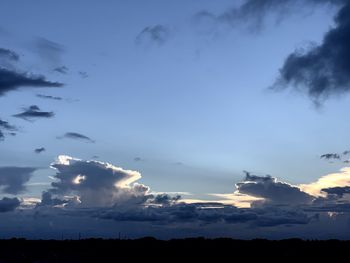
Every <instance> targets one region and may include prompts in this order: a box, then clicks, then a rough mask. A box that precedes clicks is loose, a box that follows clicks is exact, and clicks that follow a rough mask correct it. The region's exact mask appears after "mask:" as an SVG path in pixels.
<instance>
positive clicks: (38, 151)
mask: <svg viewBox="0 0 350 263" xmlns="http://www.w3.org/2000/svg"><path fill="white" fill-rule="evenodd" d="M45 151H46V149H45V148H44V147H40V148H36V149H35V150H34V152H35V153H37V154H39V153H42V152H45Z"/></svg>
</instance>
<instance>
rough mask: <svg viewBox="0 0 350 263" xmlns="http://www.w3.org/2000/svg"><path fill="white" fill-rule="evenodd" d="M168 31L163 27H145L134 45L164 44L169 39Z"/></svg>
mask: <svg viewBox="0 0 350 263" xmlns="http://www.w3.org/2000/svg"><path fill="white" fill-rule="evenodd" d="M169 33H170V32H169V29H168V28H167V27H165V26H163V25H155V26H148V27H145V28H144V29H143V30H142V31H141V32H140V33H139V34H138V35H137V37H136V39H135V42H136V44H142V43H150V42H151V43H152V42H153V43H156V44H158V45H162V44H164V43H165V42H166V41H167V40H168V38H169Z"/></svg>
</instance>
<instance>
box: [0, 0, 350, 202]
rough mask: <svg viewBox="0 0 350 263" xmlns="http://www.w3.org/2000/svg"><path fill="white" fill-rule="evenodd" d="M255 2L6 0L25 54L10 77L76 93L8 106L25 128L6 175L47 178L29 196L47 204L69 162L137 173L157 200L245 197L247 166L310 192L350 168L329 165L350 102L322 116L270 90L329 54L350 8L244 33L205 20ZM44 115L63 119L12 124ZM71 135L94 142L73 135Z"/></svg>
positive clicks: (338, 102) (11, 142)
mask: <svg viewBox="0 0 350 263" xmlns="http://www.w3.org/2000/svg"><path fill="white" fill-rule="evenodd" d="M246 2H254V1H225V0H222V1H215V2H214V1H209V0H208V1H206V0H200V1H199V0H191V1H160V0H159V1H155V0H150V1H147V2H145V1H127V2H126V1H102V2H98V1H74V3H73V2H71V1H50V2H48V1H39V0H37V1H34V2H23V1H3V2H2V3H1V11H0V14H1V16H0V29H1V31H0V36H1V40H0V48H3V49H8V50H12V51H14V52H16V53H17V54H18V55H19V57H20V60H19V61H17V62H14V63H13V64H11V65H10V68H11V70H15V71H17V72H29V73H32V74H39V75H43V76H45V78H46V79H47V80H49V81H57V82H60V83H63V84H64V86H63V87H59V88H22V89H20V90H14V91H10V92H7V93H6V94H5V95H4V96H1V97H0V101H1V103H0V109H1V111H0V112H1V114H0V119H1V120H4V121H7V122H9V123H10V124H11V125H15V126H16V127H17V128H18V130H17V131H16V133H17V135H16V136H10V135H9V136H5V139H4V140H3V141H1V142H0V147H1V153H0V166H2V167H8V166H11V167H35V168H37V170H36V171H35V172H34V174H33V176H31V179H30V180H29V181H28V182H27V183H28V184H29V186H28V191H27V192H25V193H21V194H19V195H18V196H19V197H21V196H22V197H23V196H25V197H35V198H41V193H42V191H45V189H46V188H48V187H49V184H50V183H51V182H52V179H50V178H49V176H54V175H55V171H54V170H52V169H50V168H49V165H50V164H51V163H52V162H54V160H55V159H56V158H57V156H59V155H69V156H73V157H75V158H79V159H83V160H92V159H94V158H95V160H99V161H101V162H108V163H111V164H114V165H116V166H118V167H123V168H125V169H130V170H136V171H139V172H140V173H141V174H142V178H141V179H140V181H139V182H140V183H142V184H145V185H147V186H150V187H151V189H152V191H154V192H187V193H191V195H189V196H186V195H185V196H186V198H192V199H195V200H197V199H205V200H208V199H210V198H211V197H210V196H208V194H212V193H216V194H227V193H232V192H233V191H234V190H235V183H238V182H240V181H242V178H244V173H243V170H246V171H249V172H252V173H254V174H258V175H260V176H262V175H265V174H269V175H271V176H273V177H278V178H279V179H281V180H283V181H285V182H288V183H290V184H293V185H299V184H307V183H311V182H314V181H316V180H317V179H318V178H320V177H321V176H323V175H327V174H330V173H333V172H337V171H338V170H339V169H341V168H342V167H344V166H346V165H345V164H344V163H343V162H341V161H339V160H324V159H320V156H321V155H322V154H325V153H330V152H331V153H342V152H343V151H345V150H348V145H347V140H348V130H349V128H350V124H349V122H347V121H346V120H347V107H348V105H349V96H347V95H346V92H345V93H342V94H336V96H330V98H328V97H327V98H326V99H325V100H322V102H321V104H322V105H321V106H318V107H317V106H315V105H314V103H313V101H312V98H311V99H310V97H309V96H308V95H307V94H305V93H304V92H300V91H298V90H295V89H293V88H290V89H287V90H281V91H276V90H271V89H269V87H271V86H272V85H273V84H274V83H275V81H276V79H277V78H278V77H279V74H280V73H279V70H280V69H281V68H282V67H283V65H284V63H285V61H286V58H287V56H288V55H290V54H291V53H293V52H294V50H296V49H297V50H299V49H300V50H301V49H304V52H305V51H306V52H307V50H312V49H313V47H315V46H318V45H321V44H322V42H323V37H324V35H325V34H326V33H327V32H328V31H329V30H330V28H332V27H334V25H335V22H334V16H335V15H336V14H337V12H338V10H339V5H337V4H334V5H333V2H336V1H325V2H329V4H327V5H317V4H316V5H315V6H314V5H312V4H310V5H309V4H305V5H304V4H300V3H299V5H296V6H293V4H290V3H289V2H290V1H283V2H286V3H287V4H286V5H287V7H288V8H290V10H288V11H286V12H285V13H284V12H279V11H278V9H277V11H274V10H272V11H271V12H270V11H269V12H266V14H263V17H262V20H258V18H257V17H254V16H252V17H250V16H248V18H247V19H246V20H242V21H239V20H238V21H234V24H228V23H224V22H222V21H221V20H220V19H214V18H213V17H210V16H203V17H201V18H200V19H199V18H198V15H197V16H196V14H198V13H199V12H201V11H203V10H206V11H207V12H208V13H211V14H216V15H217V18H218V17H219V14H221V13H224V12H226V11H227V10H230V9H232V8H239V7H240V6H242V5H244V4H245V3H246ZM310 2H313V1H310ZM340 2H341V1H340ZM345 3H346V1H345ZM237 10H239V9H237ZM157 27H158V29H159V28H160V34H161V39H157V38H155V35H152V34H154V32H155V31H153V33H152V32H151V30H154V29H156V28H157ZM158 33H159V32H158ZM0 59H1V57H0ZM7 66H8V65H7ZM2 67H4V65H2ZM62 67H65V68H64V69H65V70H64V71H65V72H64V73H62V72H58V71H57V70H55V69H58V68H61V69H62ZM37 94H42V95H47V96H55V97H60V98H62V99H61V100H53V99H43V98H39V97H37V96H36V95H37ZM31 105H37V106H38V107H40V110H42V111H45V112H51V111H52V112H54V114H55V116H54V117H53V118H35V119H32V120H30V121H28V120H23V119H21V118H16V117H14V116H13V115H14V114H18V113H20V112H22V111H23V108H25V107H28V106H31ZM68 132H74V133H79V134H81V135H84V136H87V137H89V138H91V140H93V141H94V142H89V141H87V140H79V139H78V140H77V138H75V139H72V138H60V137H62V136H64V134H66V133H68ZM40 147H44V148H45V151H43V152H42V153H40V154H37V153H34V150H35V149H37V148H40ZM33 183H36V185H33ZM4 196H7V195H6V193H5V194H4Z"/></svg>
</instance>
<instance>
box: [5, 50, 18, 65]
mask: <svg viewBox="0 0 350 263" xmlns="http://www.w3.org/2000/svg"><path fill="white" fill-rule="evenodd" d="M0 59H2V60H8V61H12V62H17V61H19V55H18V54H17V53H16V52H14V51H12V50H10V49H6V48H0Z"/></svg>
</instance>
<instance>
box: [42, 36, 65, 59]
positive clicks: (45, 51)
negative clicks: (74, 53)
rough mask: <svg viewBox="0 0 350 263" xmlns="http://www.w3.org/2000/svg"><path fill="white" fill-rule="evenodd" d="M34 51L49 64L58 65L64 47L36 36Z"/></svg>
mask: <svg viewBox="0 0 350 263" xmlns="http://www.w3.org/2000/svg"><path fill="white" fill-rule="evenodd" d="M35 51H36V52H37V53H38V54H39V55H40V56H41V57H42V58H43V59H44V60H46V61H47V62H49V63H50V64H53V65H58V64H60V61H61V55H62V54H63V52H64V47H63V46H62V45H61V44H58V43H56V42H54V41H51V40H48V39H45V38H42V37H38V38H37V39H36V41H35Z"/></svg>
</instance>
